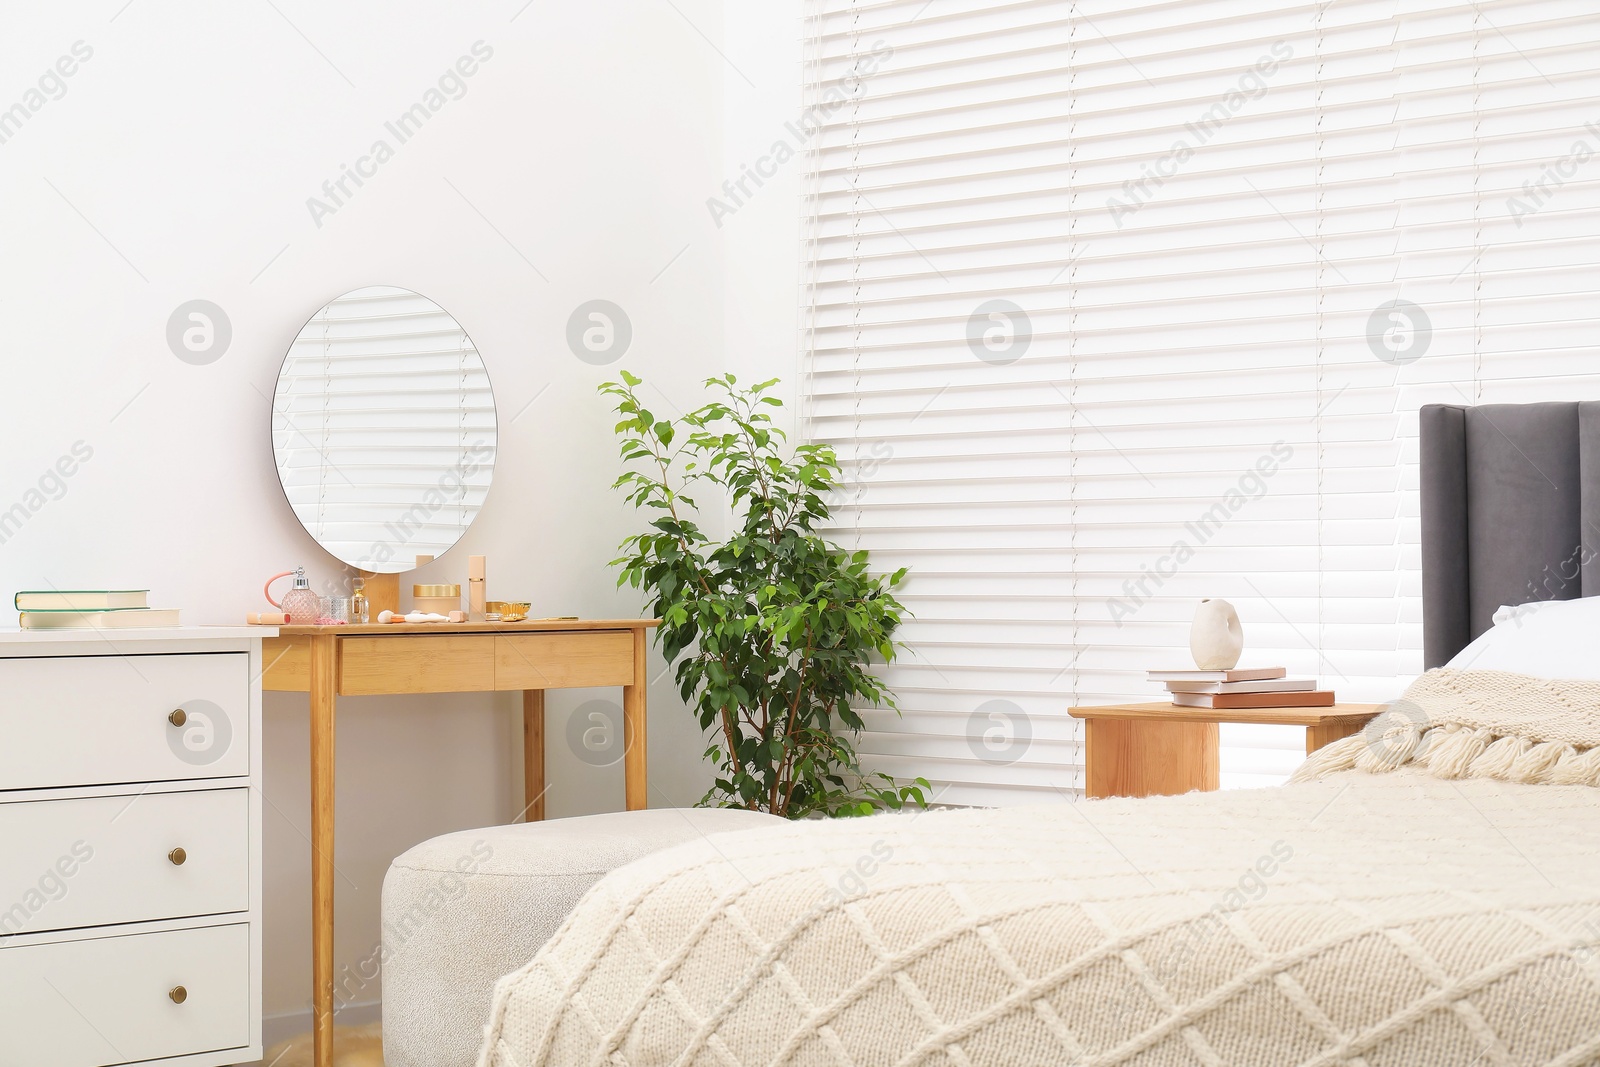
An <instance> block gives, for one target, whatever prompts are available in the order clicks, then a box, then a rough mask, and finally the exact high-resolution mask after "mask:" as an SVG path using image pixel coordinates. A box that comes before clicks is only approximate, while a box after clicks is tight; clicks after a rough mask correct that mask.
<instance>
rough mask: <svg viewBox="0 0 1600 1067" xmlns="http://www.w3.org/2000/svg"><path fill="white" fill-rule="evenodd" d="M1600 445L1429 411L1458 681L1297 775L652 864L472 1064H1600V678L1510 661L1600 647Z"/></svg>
mask: <svg viewBox="0 0 1600 1067" xmlns="http://www.w3.org/2000/svg"><path fill="white" fill-rule="evenodd" d="M1591 424H1592V425H1593V426H1595V427H1600V419H1597V418H1596V417H1595V414H1594V412H1593V411H1592V410H1591V409H1590V406H1589V405H1581V404H1572V405H1526V406H1490V407H1482V408H1474V409H1461V408H1443V407H1437V408H1428V409H1424V411H1423V412H1422V418H1421V428H1422V448H1423V457H1422V458H1423V478H1422V489H1423V492H1422V496H1423V542H1424V610H1425V629H1426V645H1427V648H1426V656H1427V658H1428V664H1429V666H1430V667H1434V666H1438V667H1439V669H1437V670H1430V671H1429V672H1428V673H1427V674H1425V675H1424V676H1423V677H1422V678H1420V679H1418V680H1417V682H1416V683H1415V684H1414V685H1413V686H1412V687H1410V688H1409V689H1408V690H1407V692H1406V694H1405V696H1404V698H1403V699H1400V700H1397V701H1395V702H1394V703H1393V704H1391V705H1390V707H1389V709H1388V711H1387V712H1386V713H1385V714H1384V715H1383V716H1380V718H1379V719H1378V720H1375V722H1374V723H1373V725H1372V726H1370V727H1369V728H1368V729H1367V731H1365V732H1364V733H1363V734H1360V735H1357V736H1355V737H1352V738H1348V739H1346V740H1345V741H1342V742H1338V743H1336V744H1334V745H1331V746H1328V747H1327V748H1325V749H1323V750H1322V751H1320V752H1319V753H1318V754H1317V755H1316V756H1315V757H1313V758H1312V759H1311V760H1309V761H1308V763H1307V765H1306V766H1305V767H1302V768H1301V770H1300V772H1298V773H1297V775H1296V780H1294V781H1292V782H1291V784H1289V785H1286V786H1284V787H1281V788H1278V789H1272V790H1252V791H1236V792H1225V793H1207V794H1189V795H1187V796H1182V797H1159V798H1149V799H1144V800H1117V799H1113V800H1103V801H1092V802H1086V803H1081V804H1074V805H1066V806H1053V807H1047V808H1007V809H994V810H978V811H935V812H927V813H922V814H915V815H891V816H880V817H876V818H871V819H863V820H850V821H844V822H834V823H800V824H790V825H786V826H782V827H777V828H775V829H770V830H760V831H752V832H744V833H737V834H728V835H718V836H716V837H714V838H708V839H705V840H702V841H698V842H694V843H691V844H686V845H683V846H678V847H676V848H673V849H669V850H667V851H664V852H660V853H657V854H655V855H653V856H650V857H648V858H646V859H644V860H641V861H639V862H636V863H634V864H630V865H628V866H626V867H624V868H621V869H620V870H617V871H615V872H613V873H612V874H611V875H609V876H607V877H606V878H605V879H603V880H602V881H601V882H600V883H599V884H597V885H596V886H595V887H594V889H593V890H592V891H591V892H590V894H589V895H588V896H587V897H586V898H585V899H584V900H583V901H582V902H581V903H580V904H579V906H578V907H577V908H576V910H575V911H574V912H573V914H572V915H571V916H570V917H569V918H568V920H567V922H566V923H565V925H564V926H563V927H562V928H561V930H560V931H559V932H558V933H557V934H556V935H555V936H554V937H553V938H552V939H551V940H550V942H549V943H548V944H547V945H546V946H545V947H544V948H543V949H542V950H541V951H540V952H539V954H538V955H537V956H535V957H534V959H533V960H532V961H530V962H529V963H528V965H527V966H525V967H523V968H521V969H519V970H518V971H515V972H513V973H512V974H510V975H507V976H506V977H505V978H504V979H502V980H501V981H500V983H499V984H498V985H497V987H496V991H495V997H494V1004H493V1009H492V1016H491V1018H490V1021H489V1025H488V1027H487V1029H486V1035H485V1042H484V1046H483V1049H482V1052H481V1055H480V1064H481V1065H482V1067H547V1065H548V1067H556V1065H560V1067H571V1065H577V1064H608V1065H618V1067H621V1065H627V1067H655V1065H668V1064H677V1065H705V1067H712V1065H719V1067H753V1065H756V1064H785V1065H812V1064H815V1065H824V1064H825V1065H830V1067H832V1065H845V1064H853V1065H858V1067H880V1065H882V1067H887V1065H907V1067H910V1065H917V1067H933V1065H939V1067H943V1065H951V1067H955V1065H962V1067H965V1065H991V1064H994V1065H1002V1064H1003V1065H1007V1067H1027V1065H1034V1064H1038V1065H1052V1067H1056V1065H1067V1064H1071V1065H1081V1067H1090V1065H1113V1064H1115V1065H1140V1067H1167V1065H1174V1067H1175V1065H1190V1064H1196V1065H1200V1064H1203V1065H1222V1064H1229V1065H1232V1064H1261V1065H1263V1067H1286V1065H1291V1064H1295V1065H1307V1067H1309V1065H1335V1064H1341V1065H1343V1064H1349V1065H1364V1067H1380V1065H1384V1067H1387V1065H1394V1067H1401V1065H1404V1067H1417V1065H1430V1067H1431V1065H1435V1064H1439V1065H1443V1064H1459V1065H1461V1067H1468V1065H1476V1064H1483V1065H1508V1064H1516V1065H1535V1064H1538V1065H1547V1067H1556V1065H1561V1067H1579V1065H1596V1064H1600V670H1591V671H1590V672H1589V673H1588V674H1587V675H1586V676H1585V677H1579V678H1574V679H1566V678H1560V677H1555V676H1540V677H1533V676H1529V675H1526V674H1519V673H1515V672H1512V671H1508V670H1506V669H1504V667H1505V665H1506V664H1505V662H1504V661H1503V657H1504V656H1505V655H1507V654H1508V653H1507V652H1506V649H1507V648H1510V647H1511V645H1508V644H1507V643H1506V642H1507V641H1509V640H1513V639H1514V640H1516V641H1522V642H1523V643H1524V644H1526V643H1528V641H1529V640H1530V635H1538V634H1548V635H1552V636H1549V637H1537V638H1536V642H1537V643H1539V644H1541V645H1542V646H1547V647H1546V651H1549V649H1550V647H1554V646H1558V645H1560V643H1561V641H1562V640H1564V639H1565V638H1566V636H1570V635H1571V634H1572V633H1574V632H1575V626H1576V627H1577V628H1578V629H1581V628H1582V627H1583V626H1589V627H1591V628H1593V627H1596V626H1600V614H1597V612H1595V611H1594V610H1592V609H1595V608H1600V600H1595V601H1588V602H1583V603H1575V604H1569V603H1566V602H1568V601H1574V600H1576V598H1579V597H1580V596H1582V594H1583V593H1584V592H1585V591H1587V592H1589V593H1591V594H1593V593H1595V592H1600V588H1596V586H1594V585H1590V586H1589V588H1588V589H1587V590H1585V588H1584V583H1585V582H1586V581H1590V580H1591V579H1590V577H1589V576H1590V573H1591V571H1592V569H1593V568H1591V567H1590V566H1589V560H1588V559H1587V558H1586V556H1587V553H1586V552H1585V551H1584V548H1583V545H1584V542H1585V540H1586V539H1585V537H1584V533H1583V532H1584V530H1586V529H1593V530H1597V531H1600V526H1594V525H1591V520H1592V519H1593V518H1595V517H1596V516H1592V515H1591V514H1590V513H1589V512H1588V510H1587V505H1588V501H1587V500H1586V498H1585V494H1584V492H1583V487H1584V486H1591V487H1594V489H1593V494H1594V495H1595V497H1596V499H1597V500H1600V469H1597V468H1595V467H1594V466H1592V465H1590V464H1588V463H1587V462H1586V460H1587V459H1588V458H1589V457H1590V449H1589V445H1588V441H1589V438H1588V437H1587V436H1586V435H1587V433H1588V429H1589V427H1590V426H1591ZM1595 441H1596V442H1600V436H1596V437H1595ZM1594 454H1595V455H1596V456H1600V449H1597V450H1595V452H1594ZM1504 509H1510V510H1509V511H1508V510H1504ZM1519 531H1520V532H1519ZM1574 561H1576V562H1574ZM1551 575H1555V576H1556V577H1555V578H1554V579H1553V580H1552V579H1551ZM1562 575H1571V577H1567V578H1562V577H1560V576H1562ZM1530 581H1531V582H1532V583H1533V587H1534V589H1535V594H1534V595H1533V596H1527V595H1526V589H1527V587H1528V583H1529V582H1530ZM1526 600H1533V601H1536V602H1540V603H1536V604H1535V605H1534V607H1533V608H1530V609H1528V611H1529V612H1530V613H1531V614H1529V615H1528V616H1527V618H1526V619H1524V618H1522V617H1520V616H1518V617H1516V618H1512V617H1510V616H1506V615H1505V614H1504V613H1500V612H1498V610H1497V609H1498V607H1499V605H1501V604H1515V603H1522V602H1524V601H1526ZM1546 602H1547V603H1546ZM1563 613H1565V614H1563ZM1497 614H1498V615H1500V621H1499V622H1498V623H1497V622H1496V616H1497ZM1557 616H1561V617H1559V618H1558V617H1557ZM1580 616H1581V618H1582V619H1584V620H1586V621H1584V622H1582V623H1578V624H1575V623H1574V622H1573V619H1574V618H1578V617H1580ZM1524 622H1526V623H1527V628H1526V629H1523V627H1522V624H1523V623H1524ZM1538 626H1543V627H1545V630H1544V631H1540V630H1538V629H1537V627H1538ZM1502 638H1504V640H1502ZM1496 642H1499V644H1498V645H1497V644H1496ZM1474 650H1478V652H1479V653H1481V655H1477V654H1476V653H1475V652H1474ZM1551 654H1554V653H1551ZM1463 656H1466V657H1469V659H1471V660H1472V662H1466V663H1463V662H1461V661H1460V659H1459V657H1463ZM1496 656H1501V657H1502V659H1501V660H1497V659H1496ZM1452 659H1456V662H1455V663H1453V664H1452V665H1449V666H1441V665H1444V664H1447V663H1449V662H1450V661H1451V660H1452ZM1510 662H1511V663H1512V665H1515V662H1516V661H1515V660H1514V658H1513V660H1511V661H1510Z"/></svg>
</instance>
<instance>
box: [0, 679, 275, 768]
mask: <svg viewBox="0 0 1600 1067" xmlns="http://www.w3.org/2000/svg"><path fill="white" fill-rule="evenodd" d="M175 712H181V713H182V714H179V715H175V714H174V713H175ZM249 714H250V666H249V657H248V656H247V655H245V654H243V653H211V654H199V655H166V656H161V655H154V656H57V657H51V658H40V659H32V658H29V659H0V738H4V739H5V743H4V744H3V745H0V789H39V788H48V787H53V786H74V785H108V784H113V783H122V782H170V781H178V780H181V779H188V778H219V777H240V776H244V775H248V774H249V773H250V729H249V726H250V722H249ZM174 720H177V722H174Z"/></svg>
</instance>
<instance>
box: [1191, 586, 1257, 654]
mask: <svg viewBox="0 0 1600 1067" xmlns="http://www.w3.org/2000/svg"><path fill="white" fill-rule="evenodd" d="M1243 651H1244V627H1243V626H1240V625H1239V613H1238V612H1237V611H1235V610H1233V605H1232V604H1230V603H1228V602H1227V601H1226V600H1210V599H1207V600H1202V601H1200V606H1199V607H1198V608H1196V609H1195V613H1194V622H1193V624H1191V625H1190V627H1189V652H1190V654H1192V655H1193V656H1194V665H1195V666H1196V667H1199V668H1200V669H1201V670H1203V671H1227V670H1232V669H1233V668H1234V667H1236V666H1238V665H1239V655H1240V653H1242V652H1243Z"/></svg>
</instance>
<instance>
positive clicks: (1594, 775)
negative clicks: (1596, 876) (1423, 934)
mask: <svg viewBox="0 0 1600 1067" xmlns="http://www.w3.org/2000/svg"><path fill="white" fill-rule="evenodd" d="M1407 764H1413V765H1415V766H1417V767H1419V768H1425V769H1426V770H1427V772H1428V773H1429V774H1433V775H1436V776H1438V777H1440V778H1500V779H1504V780H1506V781H1510V782H1530V783H1549V784H1554V785H1592V786H1600V682H1568V681H1553V680H1551V679H1548V678H1529V677H1526V676H1524V675H1520V674H1508V673H1506V672H1504V671H1458V670H1450V669H1448V668H1441V669H1440V670H1436V671H1429V672H1428V673H1427V674H1425V675H1423V676H1422V677H1421V678H1418V679H1417V680H1416V682H1414V683H1413V684H1412V686H1411V688H1410V689H1408V690H1406V695H1405V696H1404V697H1402V698H1401V699H1399V700H1396V701H1394V702H1393V703H1391V704H1387V705H1385V706H1384V708H1383V710H1382V712H1381V714H1379V715H1378V716H1377V717H1376V718H1374V719H1373V720H1372V722H1370V723H1369V724H1367V727H1366V729H1365V730H1363V731H1362V732H1361V733H1359V734H1356V735H1354V736H1352V737H1347V738H1345V739H1344V740H1342V741H1335V742H1334V743H1333V744H1331V745H1329V746H1327V747H1326V748H1324V749H1322V750H1321V751H1319V752H1317V753H1316V754H1315V755H1313V756H1312V757H1311V758H1310V759H1308V760H1306V762H1305V763H1304V764H1302V765H1301V767H1300V769H1299V770H1298V771H1296V772H1295V775H1294V777H1293V778H1292V779H1290V780H1291V781H1296V782H1299V781H1309V780H1310V779H1312V778H1318V777H1321V776H1322V775H1324V774H1327V773H1329V772H1330V771H1339V770H1349V769H1350V768H1352V767H1353V768H1355V769H1357V770H1362V771H1367V772H1370V773H1379V772H1383V771H1392V770H1394V769H1395V768H1396V767H1401V766H1404V765H1407ZM1597 873H1600V872H1597Z"/></svg>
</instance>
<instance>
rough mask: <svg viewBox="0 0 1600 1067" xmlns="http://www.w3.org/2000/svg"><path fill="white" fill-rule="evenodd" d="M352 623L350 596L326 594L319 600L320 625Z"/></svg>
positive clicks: (318, 618)
mask: <svg viewBox="0 0 1600 1067" xmlns="http://www.w3.org/2000/svg"><path fill="white" fill-rule="evenodd" d="M349 624H350V598H349V597H347V596H325V597H320V598H318V601H317V625H318V626H348V625H349Z"/></svg>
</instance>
